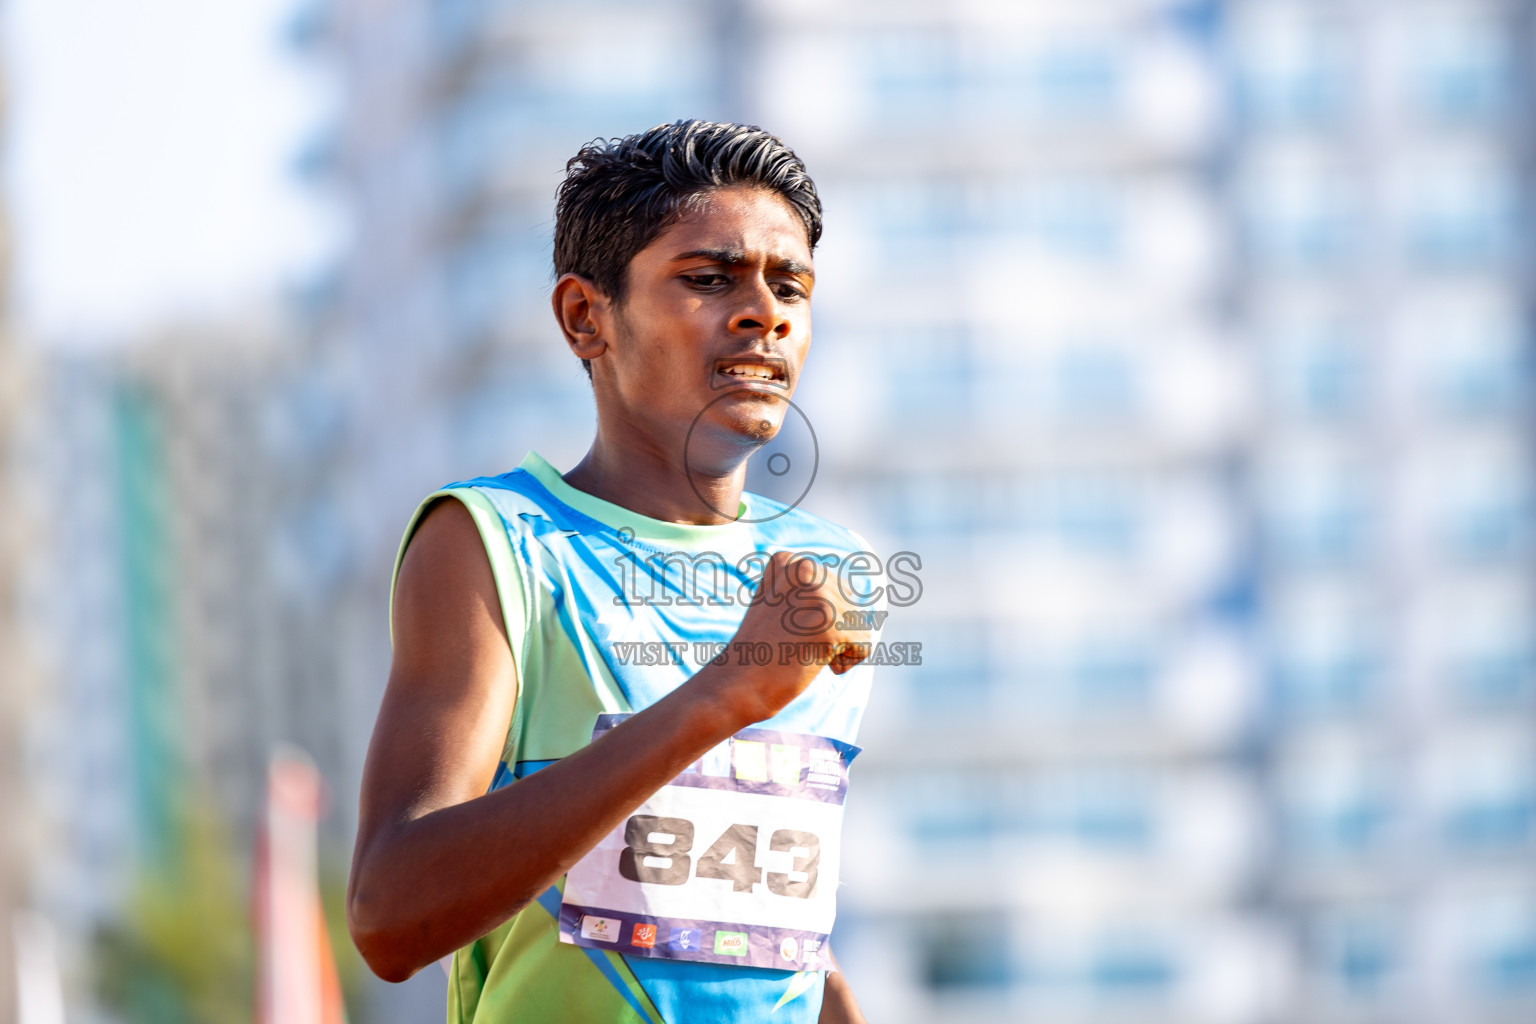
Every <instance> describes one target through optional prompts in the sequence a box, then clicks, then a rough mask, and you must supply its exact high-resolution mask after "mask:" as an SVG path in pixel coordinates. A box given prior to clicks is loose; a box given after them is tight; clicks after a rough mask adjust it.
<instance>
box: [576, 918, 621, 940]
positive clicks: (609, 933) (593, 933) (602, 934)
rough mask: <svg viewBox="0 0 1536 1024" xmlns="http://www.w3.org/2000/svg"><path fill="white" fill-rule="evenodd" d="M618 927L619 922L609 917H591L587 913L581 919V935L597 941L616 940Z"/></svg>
mask: <svg viewBox="0 0 1536 1024" xmlns="http://www.w3.org/2000/svg"><path fill="white" fill-rule="evenodd" d="M619 927H620V922H618V921H615V920H614V919H613V918H611V917H593V916H592V915H591V914H588V915H586V916H585V917H583V918H582V919H581V937H582V938H584V939H595V940H596V941H598V942H618V941H619Z"/></svg>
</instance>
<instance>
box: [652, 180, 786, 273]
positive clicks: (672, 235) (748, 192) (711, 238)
mask: <svg viewBox="0 0 1536 1024" xmlns="http://www.w3.org/2000/svg"><path fill="white" fill-rule="evenodd" d="M646 248H648V249H657V250H660V251H659V252H657V253H656V255H657V256H659V257H660V258H662V259H679V258H689V257H690V255H691V254H694V253H698V252H700V251H709V252H735V253H741V254H743V255H746V256H759V257H761V256H767V257H770V258H773V259H775V260H790V261H793V262H795V263H800V264H803V265H805V266H807V267H808V266H809V265H810V262H811V250H810V245H809V243H808V240H807V239H806V233H805V222H804V221H802V220H801V219H800V216H799V215H798V214H797V213H796V212H795V210H794V208H793V207H792V206H790V205H789V203H787V202H785V201H784V199H782V198H781V197H780V196H778V195H777V194H775V193H773V192H766V191H762V190H758V189H727V190H725V191H722V192H718V193H715V194H713V195H709V196H707V197H704V198H703V200H702V201H701V202H699V203H697V204H696V205H693V206H692V208H691V209H690V210H689V211H688V212H687V213H685V214H684V215H683V216H682V217H680V218H678V219H677V220H676V221H674V222H673V223H672V224H670V225H668V226H667V228H666V229H664V230H663V231H662V232H661V234H660V235H658V236H657V237H656V240H655V241H654V242H652V243H651V245H649V246H647V247H646Z"/></svg>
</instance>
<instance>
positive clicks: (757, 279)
mask: <svg viewBox="0 0 1536 1024" xmlns="http://www.w3.org/2000/svg"><path fill="white" fill-rule="evenodd" d="M814 279H815V277H814V274H813V272H812V269H811V252H810V247H809V245H808V244H807V242H806V235H805V226H804V224H803V223H802V222H801V220H800V218H799V216H797V215H796V214H795V212H794V210H793V208H792V207H790V206H789V204H788V203H786V202H784V200H783V199H781V198H779V197H778V196H777V195H776V194H774V193H772V192H767V191H762V190H759V189H747V188H731V189H725V190H722V191H720V192H717V193H714V194H713V195H711V196H709V197H708V199H707V200H706V201H705V202H704V203H703V205H702V206H701V208H699V209H698V210H696V211H695V212H692V213H690V214H688V215H686V216H684V217H683V218H682V219H681V220H679V221H678V222H677V223H675V224H673V225H672V226H670V227H668V228H667V229H666V230H664V231H663V232H662V233H661V234H660V235H659V236H658V237H657V238H656V240H655V241H653V242H652V243H651V244H650V245H648V246H646V247H645V248H644V249H643V250H641V251H640V252H639V253H637V254H636V255H635V257H634V259H633V260H631V261H630V264H629V268H628V278H627V286H628V287H627V292H626V295H625V298H624V301H623V302H622V303H620V304H617V305H612V304H610V305H608V307H607V308H606V309H602V310H599V309H594V310H593V314H594V319H596V320H598V321H599V333H600V334H604V335H606V337H605V341H606V344H605V345H604V346H603V351H602V352H601V354H600V355H599V356H598V357H597V358H595V359H593V361H592V376H593V387H594V389H595V391H596V393H597V399H598V402H599V405H600V407H601V408H602V411H603V412H604V413H605V415H608V416H609V417H611V421H616V422H614V425H615V426H618V427H622V428H623V429H626V430H628V431H631V432H633V433H634V434H637V435H639V436H636V437H634V440H637V441H642V443H646V442H649V443H654V444H659V445H663V446H665V448H666V451H664V452H662V453H658V454H664V455H674V456H680V455H681V454H682V451H683V446H684V444H685V443H686V445H687V461H688V468H689V469H690V470H691V471H694V472H703V473H707V474H708V473H718V474H722V475H723V474H725V473H728V472H730V471H731V470H732V469H733V468H734V467H736V466H739V465H740V463H741V460H742V459H743V457H744V456H745V455H746V454H750V452H751V451H752V450H754V449H755V448H757V447H758V446H760V445H761V444H763V443H764V442H766V441H768V440H771V439H772V438H773V436H774V435H775V434H777V433H778V430H779V427H780V425H781V424H782V423H783V420H784V414H785V411H786V409H787V403H786V401H785V399H787V398H788V397H789V396H791V395H792V394H794V390H795V383H796V381H797V380H798V378H799V374H800V365H801V363H802V362H803V361H804V359H805V354H806V351H807V349H809V347H810V344H811V287H812V285H813V283H814ZM605 328H606V330H605ZM690 430H691V431H692V433H691V434H690Z"/></svg>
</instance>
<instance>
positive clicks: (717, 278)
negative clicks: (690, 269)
mask: <svg viewBox="0 0 1536 1024" xmlns="http://www.w3.org/2000/svg"><path fill="white" fill-rule="evenodd" d="M687 276H688V280H689V281H690V282H691V283H693V284H696V285H698V286H699V287H701V288H713V287H714V286H715V285H720V284H725V282H726V277H725V275H724V274H689V275H687Z"/></svg>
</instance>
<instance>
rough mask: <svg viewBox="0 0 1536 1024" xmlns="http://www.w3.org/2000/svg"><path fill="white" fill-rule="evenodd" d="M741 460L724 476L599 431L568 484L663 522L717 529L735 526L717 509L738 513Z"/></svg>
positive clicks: (743, 469)
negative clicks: (689, 467)
mask: <svg viewBox="0 0 1536 1024" xmlns="http://www.w3.org/2000/svg"><path fill="white" fill-rule="evenodd" d="M746 475H747V463H746V459H745V457H743V458H742V460H741V461H740V462H738V463H736V464H735V466H734V468H733V469H730V470H729V471H728V472H726V473H725V474H724V475H717V474H715V473H707V472H702V471H700V470H699V468H698V467H696V466H695V467H693V468H692V472H689V470H688V468H687V467H685V466H684V465H683V460H682V458H681V456H680V455H679V454H677V453H668V452H667V451H665V450H664V449H663V446H661V445H658V444H655V443H651V442H650V441H649V439H641V440H639V441H638V442H637V441H635V440H627V441H626V442H624V443H615V442H613V441H612V440H611V439H609V438H607V437H605V435H604V432H603V431H602V430H601V429H599V431H598V434H597V437H596V438H594V439H593V441H592V447H591V448H590V449H588V451H587V454H586V455H585V456H584V457H583V458H582V460H581V461H580V462H579V463H577V464H576V466H575V468H573V469H572V470H571V471H570V472H569V473H566V474H564V476H563V477H562V479H563V480H565V482H566V483H568V484H570V485H571V486H572V487H574V488H576V489H577V490H578V491H582V492H584V493H586V494H590V495H592V496H593V497H594V498H600V499H602V500H603V501H606V502H609V503H611V504H614V505H618V506H619V507H620V508H627V509H629V510H630V511H631V512H637V513H639V514H640V515H643V516H646V517H648V518H651V519H659V520H661V521H662V522H667V523H683V524H687V525H690V526H720V525H723V524H725V523H729V522H733V521H734V520H733V519H732V518H729V517H726V516H723V515H721V514H720V513H719V512H717V511H715V510H716V509H732V510H734V509H737V508H739V507H740V504H741V492H742V488H743V486H744V485H745V482H746Z"/></svg>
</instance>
